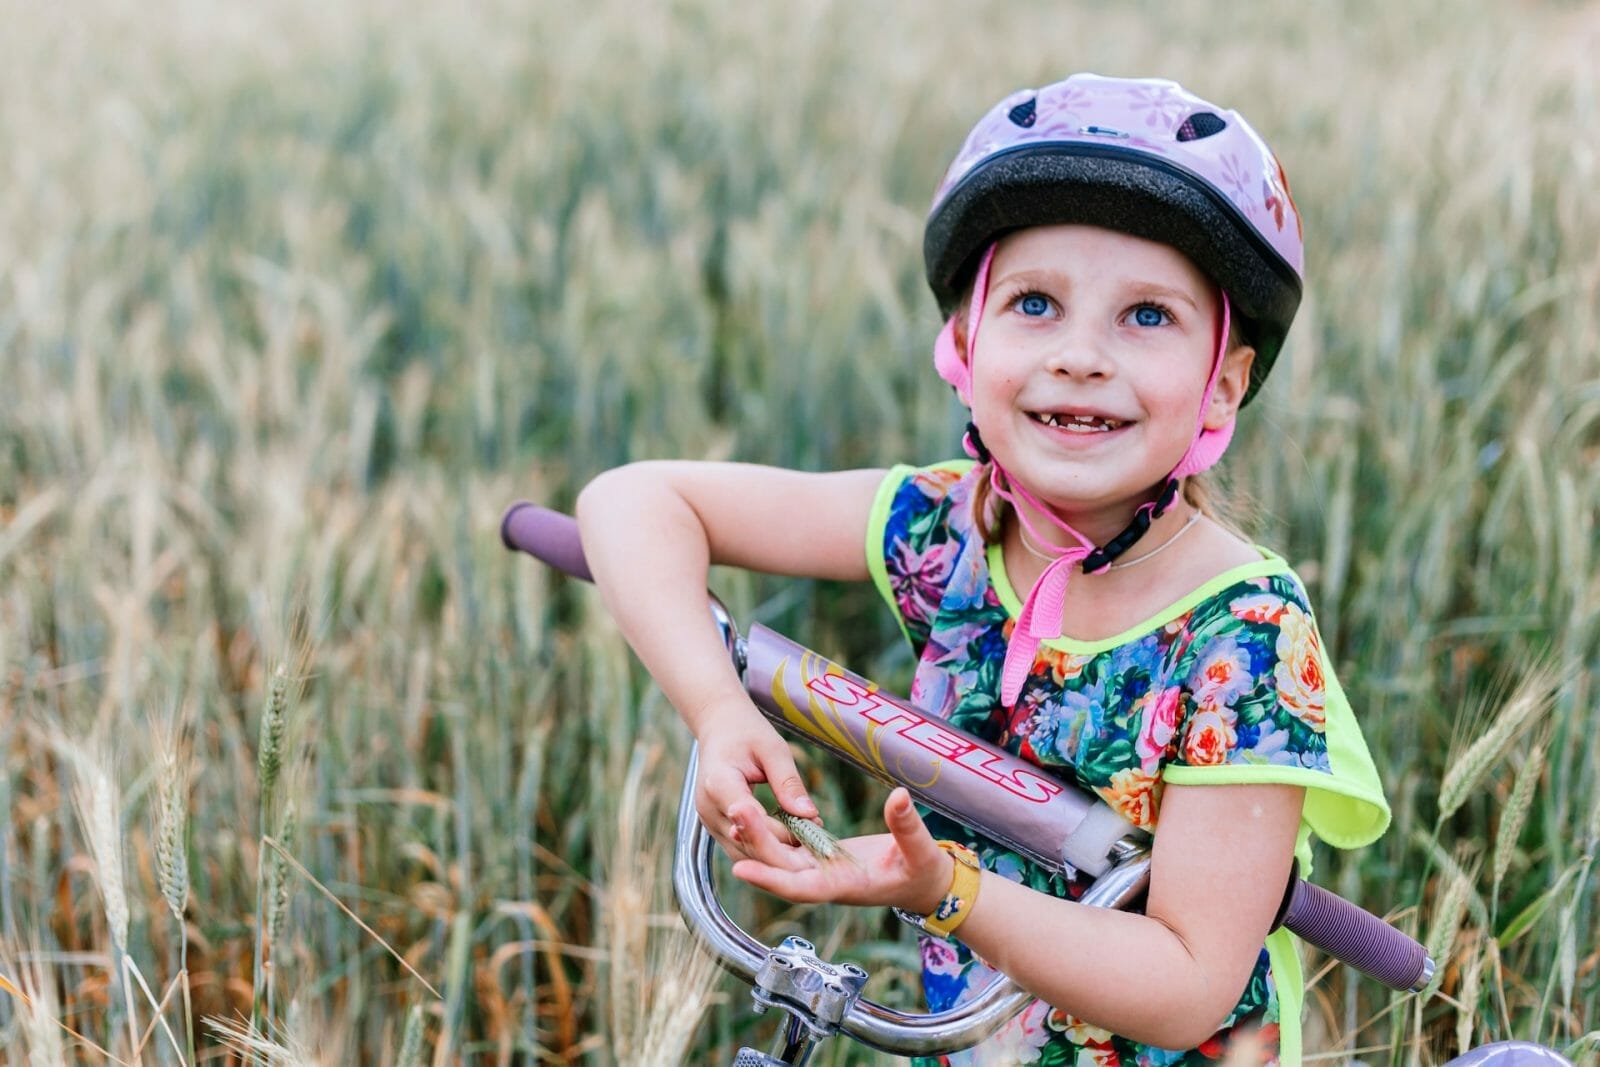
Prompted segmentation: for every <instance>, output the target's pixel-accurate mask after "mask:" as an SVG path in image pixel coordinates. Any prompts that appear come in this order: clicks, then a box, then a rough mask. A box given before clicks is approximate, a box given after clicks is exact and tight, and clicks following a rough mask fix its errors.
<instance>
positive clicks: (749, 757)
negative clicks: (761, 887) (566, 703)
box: [577, 462, 884, 866]
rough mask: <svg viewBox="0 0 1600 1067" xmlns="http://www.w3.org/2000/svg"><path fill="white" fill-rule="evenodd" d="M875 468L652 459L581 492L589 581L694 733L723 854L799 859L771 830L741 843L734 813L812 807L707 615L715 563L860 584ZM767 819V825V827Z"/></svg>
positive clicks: (701, 783) (701, 801)
mask: <svg viewBox="0 0 1600 1067" xmlns="http://www.w3.org/2000/svg"><path fill="white" fill-rule="evenodd" d="M883 477H884V472H883V471H874V470H864V471H844V472H839V473H832V474H807V473H802V472H799V471H787V470H779V469H776V468H772V467H757V466H751V465H747V464H734V463H692V462H650V463H635V464H630V465H629V466H626V467H619V468H617V469H615V470H611V471H607V472H606V473H604V474H602V475H600V476H599V477H598V478H596V479H594V481H592V482H590V483H589V485H588V486H587V487H586V488H585V489H584V490H583V492H582V493H581V494H580V495H579V497H578V507H577V512H578V524H579V529H580V531H581V533H582V536H583V549H584V555H585V557H586V558H587V560H588V563H589V568H590V570H591V571H592V572H593V573H594V580H595V584H596V585H597V586H599V588H600V594H601V596H602V597H603V599H604V600H605V603H606V607H607V608H608V609H609V610H610V612H611V615H612V617H613V618H615V619H616V620H617V624H618V626H620V627H621V629H622V633H623V635H624V636H625V637H626V638H627V639H628V643H629V644H630V645H632V646H633V650H634V652H635V653H637V654H638V656H639V659H640V660H641V661H642V662H643V663H644V666H645V669H647V670H648V671H649V672H650V675H651V677H653V678H654V679H655V681H656V683H657V684H658V685H659V686H660V687H661V689H662V691H663V692H664V693H665V694H666V696H667V699H668V700H670V701H671V702H672V706H673V707H674V708H676V709H677V710H678V713H679V714H680V715H681V716H683V720H684V722H685V723H687V724H688V726H689V729H690V731H692V732H693V733H694V735H695V737H696V739H697V740H698V741H699V742H700V775H699V779H698V781H697V783H696V788H695V805H696V809H697V810H698V811H699V813H700V818H701V821H702V822H704V823H705V825H706V828H707V830H709V831H710V832H711V835H712V836H713V837H714V838H716V839H717V841H718V842H719V843H720V844H722V846H723V847H724V848H726V849H729V851H730V853H731V854H733V855H735V856H736V857H737V856H740V855H750V856H757V857H760V858H762V859H765V860H767V861H768V862H772V863H776V864H778V865H787V866H793V865H795V864H796V863H797V862H798V860H797V857H796V856H795V854H794V853H792V852H791V851H789V850H787V849H784V848H782V847H780V845H779V841H778V839H777V838H776V837H775V836H774V835H773V834H772V833H770V832H768V833H766V834H756V835H752V837H751V839H750V840H748V841H746V842H744V843H742V844H741V845H738V846H737V847H735V845H736V843H735V840H734V836H733V835H732V833H731V831H732V827H733V823H732V819H731V815H732V813H734V812H737V811H741V810H742V811H745V812H746V813H747V814H749V813H752V812H759V811H760V805H759V804H758V802H757V801H756V800H755V798H754V796H753V795H752V793H751V791H750V786H751V783H754V782H760V781H765V782H767V783H768V784H770V785H771V786H772V789H773V792H774V794H776V796H777V798H778V802H779V803H780V804H782V805H783V807H784V808H785V810H787V811H790V812H792V813H793V814H796V815H801V816H806V817H809V816H813V815H815V814H816V813H817V812H816V808H815V807H814V806H813V805H812V804H811V802H810V800H809V799H808V798H807V797H806V795H805V789H804V786H803V785H802V783H801V780H800V775H799V773H798V772H797V770H796V768H795V764H794V759H793V757H792V756H791V754H790V752H789V746H788V744H787V743H786V742H785V741H784V740H783V739H782V738H781V737H779V736H778V733H777V731H776V730H775V729H774V728H773V727H772V726H771V725H770V724H769V723H768V722H767V720H766V719H765V718H764V717H763V716H762V715H761V713H760V712H759V711H757V710H756V708H755V706H754V705H753V704H751V702H750V698H749V697H748V696H747V695H746V694H745V691H744V686H743V685H742V684H741V683H740V681H739V677H738V675H737V674H736V673H735V671H734V669H733V666H732V664H731V662H730V661H729V657H728V651H727V649H726V647H725V646H724V645H723V643H722V639H721V638H720V636H719V635H718V634H717V631H716V629H715V627H714V626H713V625H712V623H711V620H710V617H709V615H708V614H707V612H706V572H707V568H708V566H709V564H711V563H726V564H732V565H734V566H738V567H745V568H747V569H750V570H759V571H767V572H770V573H774V574H787V575H795V576H805V577H814V578H834V579H840V580H858V581H860V580H865V579H866V578H867V577H868V574H867V561H866V553H865V549H864V545H865V542H866V530H867V517H868V513H869V512H870V511H871V508H872V501H873V497H874V496H875V494H876V492H877V489H878V486H879V484H880V483H881V482H882V480H883ZM774 825H775V824H774Z"/></svg>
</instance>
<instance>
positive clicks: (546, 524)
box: [500, 500, 594, 582]
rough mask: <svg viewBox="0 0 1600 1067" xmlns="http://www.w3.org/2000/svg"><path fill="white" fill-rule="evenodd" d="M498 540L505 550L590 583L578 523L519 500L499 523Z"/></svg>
mask: <svg viewBox="0 0 1600 1067" xmlns="http://www.w3.org/2000/svg"><path fill="white" fill-rule="evenodd" d="M500 540H501V541H504V542H505V546H506V547H507V548H515V549H520V550H521V551H523V552H526V553H528V555H530V556H535V557H537V558H539V559H541V560H543V561H544V562H545V563H548V564H549V565H550V566H552V567H554V568H555V569H556V570H559V571H565V572H566V573H567V574H570V575H572V576H573V577H574V578H582V579H583V580H584V581H586V582H592V581H594V575H593V574H591V573H590V572H589V562H588V561H587V560H586V559H584V558H583V542H582V541H580V540H579V539H578V520H577V519H574V518H573V517H572V516H571V515H563V514H561V512H559V511H551V510H550V509H549V508H541V507H539V506H538V505H537V504H530V503H528V502H527V501H526V500H519V501H517V502H516V503H515V504H512V505H511V506H510V507H509V508H507V509H506V514H505V518H503V519H501V520H500Z"/></svg>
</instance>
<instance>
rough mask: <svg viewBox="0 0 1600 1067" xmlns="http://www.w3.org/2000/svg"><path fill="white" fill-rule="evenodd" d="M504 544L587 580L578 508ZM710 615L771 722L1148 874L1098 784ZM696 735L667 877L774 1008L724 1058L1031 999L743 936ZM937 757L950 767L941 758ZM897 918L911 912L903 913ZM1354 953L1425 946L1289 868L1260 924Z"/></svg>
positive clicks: (746, 1057) (1127, 871)
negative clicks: (774, 1020)
mask: <svg viewBox="0 0 1600 1067" xmlns="http://www.w3.org/2000/svg"><path fill="white" fill-rule="evenodd" d="M500 533H501V540H502V542H503V543H504V544H505V545H506V547H507V548H510V549H513V550H519V551H523V552H526V553H528V554H529V555H532V556H534V557H535V558H537V559H540V560H542V561H543V562H545V563H547V564H549V565H550V566H552V567H555V568H556V569H558V570H561V571H563V572H565V573H566V574H569V575H571V576H573V577H576V578H580V579H583V580H585V581H592V580H593V575H592V574H591V573H590V572H589V568H588V564H587V562H586V561H585V560H584V557H583V546H582V544H581V543H580V541H579V538H578V528H577V522H576V521H575V520H574V519H572V518H571V517H570V516H567V515H563V514H561V513H559V512H555V511H551V510H549V509H546V508H541V507H538V506H536V505H533V504H530V503H527V502H518V503H516V504H513V505H512V506H511V507H510V508H509V509H507V511H506V513H505V515H504V517H503V518H502V520H501V525H500ZM708 601H709V608H710V611H711V615H712V618H713V620H714V622H715V623H716V625H717V628H718V630H719V631H720V633H721V635H722V637H723V640H724V643H725V644H726V646H727V649H728V654H729V656H730V657H731V659H732V661H733V664H734V666H735V668H736V669H737V670H738V672H739V674H740V676H741V678H743V680H744V683H745V688H746V691H747V692H748V693H749V695H750V697H751V699H752V700H753V702H754V703H755V705H756V706H757V707H758V708H759V709H760V710H761V711H762V713H763V714H765V715H766V716H767V718H768V719H769V720H770V721H772V722H773V724H774V725H776V726H777V727H779V728H780V729H782V730H784V731H785V732H787V733H789V734H790V735H792V736H795V737H796V738H798V739H799V740H802V741H805V742H807V743H810V744H815V745H819V746H821V747H823V748H825V749H827V750H828V751H830V752H832V753H833V754H834V755H836V756H838V757H839V758H841V759H842V760H844V761H845V762H847V763H849V764H851V765H852V766H854V767H856V768H857V769H860V770H863V771H865V772H867V773H869V774H872V775H873V776H874V777H876V778H878V779H880V780H882V781H884V782H885V783H887V784H890V785H903V786H905V787H906V788H907V789H909V790H910V791H911V793H912V795H913V796H914V797H916V799H917V800H918V801H920V802H921V803H923V804H925V805H927V806H928V807H930V808H933V809H934V810H936V811H939V812H941V813H942V814H944V815H946V816H949V817H950V818H952V819H955V820H956V821H958V822H961V823H963V824H965V825H967V826H971V827H972V828H974V829H975V830H978V831H979V832H981V833H983V834H985V835H986V836H988V837H990V838H991V839H993V840H994V841H996V842H997V843H999V844H1001V845H1003V846H1004V847H1006V848H1008V849H1010V850H1012V851H1014V852H1018V853H1020V854H1022V855H1025V856H1027V857H1028V858H1030V859H1032V860H1033V861H1034V862H1036V863H1039V864H1042V865H1043V866H1045V867H1047V868H1049V869H1051V870H1054V871H1063V870H1068V869H1072V870H1076V871H1079V872H1084V873H1087V874H1089V875H1091V876H1093V878H1094V881H1093V883H1092V884H1091V886H1090V888H1089V889H1088V891H1087V892H1086V893H1085V895H1084V896H1083V897H1082V898H1080V900H1079V903H1080V904H1083V905H1086V906H1089V907H1111V908H1126V907H1130V906H1135V905H1136V904H1137V902H1138V900H1139V899H1140V898H1141V896H1142V894H1143V891H1144V889H1145V888H1146V886H1147V884H1148V881H1149V875H1150V836H1149V834H1148V833H1146V832H1145V831H1143V830H1140V829H1138V828H1136V827H1134V826H1133V825H1132V824H1131V823H1129V822H1128V821H1127V820H1126V819H1125V818H1123V816H1121V815H1120V814H1119V813H1117V812H1115V811H1114V810H1113V809H1111V808H1110V807H1109V806H1107V805H1106V804H1105V803H1103V802H1102V801H1100V799H1099V798H1098V797H1094V796H1092V795H1090V794H1089V793H1087V792H1086V791H1083V790H1081V789H1079V788H1078V787H1076V786H1073V785H1070V784H1068V783H1066V782H1062V781H1061V780H1059V779H1057V778H1055V777H1053V776H1052V775H1050V774H1048V773H1046V772H1045V771H1044V770H1042V769H1041V768H1039V767H1038V766H1036V765H1034V764H1032V763H1028V762H1027V761H1025V760H1022V759H1020V758H1018V757H1015V756H1012V755H1011V754H1010V753H1008V752H1006V751H1005V750H1004V749H1001V748H998V747H997V746H994V745H991V744H989V743H987V742H985V741H983V740H981V739H979V738H977V737H974V736H972V735H970V734H967V733H966V732H965V731H962V730H959V729H957V728H956V727H954V726H952V725H951V724H949V723H946V722H943V721H940V720H936V719H933V718H931V717H928V716H925V715H923V714H922V713H921V712H920V711H918V710H917V709H916V708H915V707H914V706H913V705H912V704H910V703H909V702H907V701H904V700H901V699H899V698H897V697H894V696H891V695H889V694H886V693H884V692H883V691H882V690H880V689H879V688H878V687H877V686H876V685H874V684H873V683H871V682H870V681H868V680H867V679H865V678H862V677H860V676H859V675H855V674H852V673H851V672H850V671H848V670H846V669H845V668H844V667H842V666H840V665H839V664H837V663H834V662H832V661H830V660H828V659H827V658H826V657H824V656H822V655H821V654H819V653H817V652H813V651H812V650H810V649H808V648H805V647H804V646H802V645H799V644H797V643H796V642H794V641H791V640H790V639H788V638H786V637H784V636H783V635H781V634H778V633H776V632H775V631H773V630H771V629H768V628H767V627H765V626H762V625H760V624H759V623H757V624H754V625H752V626H751V628H750V631H749V633H748V634H741V633H740V632H739V630H738V628H737V626H736V625H735V624H734V621H733V618H732V616H731V615H730V614H729V612H728V610H727V608H726V607H725V606H724V605H723V604H722V602H721V601H720V600H718V599H717V598H716V597H715V596H714V595H712V594H708ZM697 757H698V746H694V747H692V748H691V750H690V754H689V760H688V766H687V769H686V771H685V773H684V783H683V793H682V799H681V802H680V805H679V809H678V826H677V834H676V839H675V842H674V849H675V851H674V857H673V874H672V880H673V890H674V893H675V895H676V897H677V902H678V908H679V911H680V912H681V913H682V915H683V918H684V921H685V922H686V923H687V925H688V927H689V929H690V931H691V932H692V933H693V934H694V936H695V938H696V939H697V940H698V941H699V942H700V944H701V945H702V946H703V947H704V948H705V949H706V950H707V951H708V952H709V953H710V954H711V955H712V956H713V958H714V959H716V961H717V962H718V964H720V965H721V966H722V968H723V969H724V970H727V971H729V972H730V973H732V974H734V975H736V976H737V977H738V978H740V979H741V980H742V981H744V982H746V983H748V984H749V985H750V986H751V997H752V1006H753V1009H754V1011H755V1012H756V1013H757V1014H764V1013H766V1012H768V1011H769V1010H771V1009H773V1008H776V1009H779V1010H780V1011H781V1012H783V1013H784V1015H785V1016H786V1017H785V1019H784V1020H783V1021H782V1022H781V1023H780V1025H779V1028H778V1033H777V1035H776V1037H775V1039H774V1043H773V1046H772V1051H771V1052H761V1051H759V1050H757V1049H753V1048H749V1047H744V1048H741V1049H740V1050H739V1051H738V1053H737V1054H736V1055H735V1057H734V1061H733V1063H734V1067H785V1065H787V1067H803V1065H805V1064H806V1063H808V1062H809V1061H810V1059H811V1057H812V1055H813V1054H814V1053H815V1051H816V1050H817V1048H818V1047H819V1046H820V1045H821V1044H822V1042H824V1041H826V1040H828V1039H829V1038H832V1037H834V1036H837V1035H839V1034H844V1035H845V1036H846V1037H848V1038H850V1039H852V1040H854V1041H856V1042H859V1043H860V1044H863V1045H866V1046H867V1047H869V1048H873V1049H876V1050H878V1051H881V1052H887V1053H891V1054H894V1055H900V1056H913V1055H939V1054H944V1053H950V1052H956V1051H960V1050H963V1049H967V1048H971V1047H972V1046H974V1045H976V1044H978V1043H979V1042H981V1041H983V1040H984V1039H985V1038H987V1037H989V1036H990V1035H991V1034H993V1033H995V1032H996V1031H997V1030H999V1029H1000V1027H1002V1026H1004V1025H1005V1024H1006V1023H1007V1022H1008V1021H1009V1020H1010V1019H1011V1018H1012V1017H1013V1016H1014V1015H1016V1014H1017V1013H1018V1012H1020V1011H1022V1010H1023V1009H1024V1008H1025V1007H1026V1006H1027V1005H1028V1003H1029V1002H1030V1001H1031V1000H1032V999H1033V998H1032V996H1031V995H1030V994H1029V993H1027V992H1026V991H1024V990H1021V989H1018V988H1017V987H1016V986H1015V985H1014V984H1013V983H1012V982H1011V981H1010V980H1009V979H1007V978H1005V977H1004V976H1003V975H997V976H996V977H995V978H994V979H993V980H991V981H990V982H989V983H988V985H986V986H985V987H984V988H983V989H982V990H981V991H980V992H979V993H978V994H977V995H976V996H974V997H973V998H972V999H971V1000H969V1001H967V1002H965V1003H963V1004H959V1005H956V1006H955V1007H952V1008H949V1009H947V1010H944V1011H939V1012H926V1013H911V1012H904V1011H900V1010H899V1009H896V1008H892V1007H889V1006H887V1005H883V1004H879V1003H877V1002H875V1001H871V1000H867V999H865V998H863V997H862V996H861V991H862V988H863V987H864V986H865V985H866V982H867V978H868V974H867V972H866V971H865V970H863V969H862V968H861V967H858V966H856V965H855V964H852V963H843V964H833V963H830V962H828V961H827V960H824V959H822V958H821V957H819V956H818V955H817V953H816V948H815V946H814V945H813V944H812V943H811V942H810V941H807V940H806V939H805V938H803V937H800V936H798V935H790V936H788V937H786V938H785V939H784V940H783V941H782V942H781V943H780V944H779V945H777V946H769V945H766V944H764V943H762V942H761V941H759V940H757V939H756V938H755V937H753V936H752V935H751V934H749V933H748V932H746V931H745V930H744V929H743V928H742V927H740V926H739V925H738V924H737V923H736V922H734V921H733V920H732V919H731V918H730V917H729V916H728V914H727V912H726V911H725V910H724V909H723V907H722V905H721V903H720V901H719V900H718V899H717V895H716V889H715V884H714V881H713V879H712V857H713V853H714V851H715V847H714V842H713V841H712V838H711V835H710V834H709V833H707V832H706V829H705V827H704V826H702V825H701V823H700V820H699V817H698V815H697V814H696V812H695V805H694V783H695V775H696V768H697V764H698V759H697ZM947 768H949V769H951V773H950V774H948V775H946V774H945V773H943V772H944V771H945V770H946V769H947ZM902 918H905V919H906V920H907V921H911V922H913V925H916V923H915V922H914V921H913V920H912V918H911V917H910V916H904V915H902ZM1279 926H1283V927H1287V928H1288V929H1289V930H1291V931H1292V932H1294V933H1295V934H1296V935H1298V936H1299V937H1300V938H1301V939H1302V940H1303V941H1305V942H1307V943H1308V944H1311V945H1314V946H1316V947H1317V948H1320V949H1322V950H1323V951H1324V952H1326V953H1327V954H1328V955H1330V956H1332V957H1333V958H1335V959H1338V960H1340V961H1341V962H1344V963H1346V964H1349V965H1351V966H1354V967H1355V968H1356V969H1358V970H1360V971H1361V972H1362V973H1363V974H1366V975H1367V976H1369V977H1371V978H1374V979H1376V980H1377V981H1379V982H1381V983H1383V984H1384V985H1385V986H1387V987H1389V988H1390V989H1394V990H1397V991H1402V992H1406V991H1409V992H1419V991H1421V990H1422V989H1424V988H1426V987H1427V986H1428V984H1429V983H1430V982H1431V981H1432V979H1433V975H1434V966H1435V965H1434V961H1433V959H1432V958H1431V957H1430V956H1429V955H1428V953H1427V950H1426V949H1425V948H1424V947H1423V946H1422V945H1421V944H1420V943H1418V942H1417V941H1416V940H1415V939H1414V938H1411V937H1409V936H1408V935H1406V934H1405V933H1403V932H1402V931H1400V930H1398V929H1396V928H1395V927H1393V926H1391V925H1389V924H1388V923H1387V922H1385V921H1384V920H1383V919H1381V918H1379V917H1377V916H1375V915H1373V914H1371V913H1370V912H1367V911H1365V910H1363V909H1362V908H1360V907H1358V906H1357V905H1355V904H1353V903H1351V902H1350V901H1347V900H1345V899H1343V898H1342V897H1339V896H1337V895H1336V894H1334V893H1331V892H1329V891H1328V890H1326V889H1323V888H1321V887H1319V886H1316V885H1313V884H1311V883H1310V882H1308V881H1306V880H1304V879H1302V878H1300V877H1299V872H1298V870H1297V869H1296V870H1292V871H1291V872H1290V877H1289V884H1288V886H1287V887H1286V889H1285V892H1284V896H1283V901H1282V903H1281V904H1280V906H1279V910H1278V915H1277V917H1276V918H1275V920H1274V922H1273V929H1277V928H1278V927H1279ZM1560 1064H1565V1065H1567V1067H1572V1065H1571V1063H1570V1061H1568V1060H1567V1059H1565V1058H1564V1057H1562V1056H1560V1055H1559V1054H1557V1053H1556V1052H1554V1051H1552V1050H1550V1049H1548V1048H1545V1047H1544V1046H1541V1045H1535V1044H1532V1043H1529V1042H1522V1041H1510V1042H1499V1043H1496V1044H1494V1045H1488V1046H1484V1047H1482V1048H1479V1049H1476V1050H1473V1051H1472V1052H1468V1053H1466V1054H1465V1055H1463V1056H1461V1057H1458V1058H1456V1059H1455V1060H1452V1061H1451V1062H1450V1064H1447V1065H1446V1067H1555V1065H1560Z"/></svg>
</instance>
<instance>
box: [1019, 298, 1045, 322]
mask: <svg viewBox="0 0 1600 1067" xmlns="http://www.w3.org/2000/svg"><path fill="white" fill-rule="evenodd" d="M1017 308H1018V310H1020V311H1021V312H1022V313H1023V314H1024V315H1031V316H1034V317H1037V316H1040V315H1048V314H1049V313H1050V301H1049V300H1047V299H1046V298H1045V297H1043V296H1040V295H1039V294H1038V293H1028V294H1027V295H1026V296H1024V297H1023V298H1022V299H1021V300H1019V301H1017Z"/></svg>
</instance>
